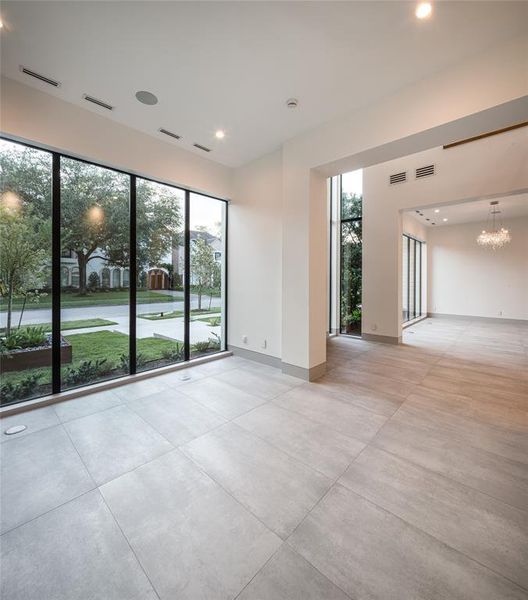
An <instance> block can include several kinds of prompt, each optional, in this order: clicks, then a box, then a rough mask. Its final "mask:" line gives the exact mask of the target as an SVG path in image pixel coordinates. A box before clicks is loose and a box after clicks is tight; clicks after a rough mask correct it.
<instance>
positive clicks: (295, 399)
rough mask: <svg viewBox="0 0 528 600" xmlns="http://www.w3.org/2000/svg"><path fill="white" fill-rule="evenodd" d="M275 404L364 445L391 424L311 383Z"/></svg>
mask: <svg viewBox="0 0 528 600" xmlns="http://www.w3.org/2000/svg"><path fill="white" fill-rule="evenodd" d="M274 403H275V404H277V405H278V406H281V407H282V408H286V409H288V410H291V411H294V412H298V413H300V414H301V415H303V416H305V417H308V418H309V419H312V420H313V421H316V422H317V423H320V424H321V425H326V426H327V427H330V428H331V429H335V430H337V431H339V432H340V433H343V434H345V435H349V436H352V437H354V438H356V439H358V440H360V441H362V442H368V441H370V440H371V439H372V438H373V437H374V436H375V435H376V433H377V432H378V431H379V429H380V428H381V427H382V426H383V425H384V424H385V422H386V421H387V417H385V416H382V415H380V414H377V413H373V412H371V411H369V410H365V409H363V408H361V407H359V406H355V405H354V404H350V403H349V402H343V401H342V400H339V399H336V398H334V397H333V396H332V394H330V393H326V392H320V391H319V390H317V389H315V388H314V387H313V386H310V385H308V384H306V385H302V386H300V387H297V388H295V389H293V390H291V391H289V392H287V393H286V394H283V395H281V396H279V397H278V398H275V400H274Z"/></svg>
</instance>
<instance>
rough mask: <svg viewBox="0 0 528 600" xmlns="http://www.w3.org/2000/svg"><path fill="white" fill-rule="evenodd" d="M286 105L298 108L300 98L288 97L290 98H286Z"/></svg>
mask: <svg viewBox="0 0 528 600" xmlns="http://www.w3.org/2000/svg"><path fill="white" fill-rule="evenodd" d="M286 106H287V107H288V108H297V107H298V106H299V100H297V98H288V100H286Z"/></svg>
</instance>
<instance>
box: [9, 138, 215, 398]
mask: <svg viewBox="0 0 528 600" xmlns="http://www.w3.org/2000/svg"><path fill="white" fill-rule="evenodd" d="M0 177H1V181H0V183H1V187H0V361H1V362H0V367H1V379H0V394H1V402H2V404H11V403H14V402H19V401H23V400H28V399H32V398H38V397H41V396H45V395H48V394H50V393H58V392H60V391H64V390H68V389H71V388H77V387H82V386H85V385H89V384H92V383H96V382H100V381H104V380H107V379H111V378H115V377H120V376H124V375H128V374H134V373H136V372H139V371H145V370H148V369H155V368H158V367H162V366H167V365H171V364H175V363H178V362H183V361H186V360H189V359H190V358H194V357H196V356H202V355H204V354H210V353H214V352H219V351H222V350H225V343H226V329H225V327H226V323H225V314H226V307H225V286H226V273H225V268H224V265H225V260H226V247H227V246H226V235H227V233H226V219H227V203H226V202H225V201H223V200H220V199H217V198H213V197H210V196H205V195H200V194H196V193H191V192H190V191H188V190H185V189H183V188H179V187H176V186H171V185H167V184H163V183H159V182H155V181H151V180H149V179H146V178H141V177H136V176H135V175H131V174H129V173H126V172H122V171H118V170H115V169H111V168H106V167H103V166H100V165H95V164H92V163H90V162H86V161H83V160H78V159H75V158H72V157H68V156H65V155H62V154H59V153H55V152H48V151H45V150H40V149H38V148H34V147H30V146H27V145H24V144H21V143H18V142H13V141H10V140H5V139H0Z"/></svg>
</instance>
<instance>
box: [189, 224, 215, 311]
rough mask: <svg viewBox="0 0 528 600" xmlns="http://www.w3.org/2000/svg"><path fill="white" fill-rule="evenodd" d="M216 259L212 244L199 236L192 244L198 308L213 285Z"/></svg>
mask: <svg viewBox="0 0 528 600" xmlns="http://www.w3.org/2000/svg"><path fill="white" fill-rule="evenodd" d="M215 264H216V263H215V259H214V254H213V251H212V249H211V246H210V245H209V244H208V243H207V241H206V240H205V238H204V237H201V236H198V237H196V239H195V240H193V242H192V244H191V270H192V277H193V283H194V286H195V290H196V293H197V294H198V310H201V309H202V295H203V293H204V291H205V290H206V289H207V288H211V287H212V285H213V277H214V272H215Z"/></svg>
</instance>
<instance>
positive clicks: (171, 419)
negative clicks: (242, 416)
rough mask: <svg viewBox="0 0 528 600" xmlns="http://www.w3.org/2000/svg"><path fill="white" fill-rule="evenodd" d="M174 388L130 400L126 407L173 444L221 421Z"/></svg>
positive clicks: (220, 418)
mask: <svg viewBox="0 0 528 600" xmlns="http://www.w3.org/2000/svg"><path fill="white" fill-rule="evenodd" d="M193 385H194V384H193ZM178 390H179V388H178ZM178 390H165V391H163V392H158V393H157V394H154V395H153V396H147V397H145V398H140V399H139V400H133V401H132V402H129V403H128V404H127V406H128V407H129V408H130V409H132V410H133V411H135V412H136V413H137V414H138V415H139V416H140V417H142V418H143V419H145V421H146V422H147V423H149V424H150V425H152V427H154V429H156V431H158V432H159V433H161V435H162V436H163V437H164V438H166V439H167V440H169V442H171V444H174V446H179V445H181V444H184V443H185V442H189V441H190V440H193V439H194V438H195V437H198V436H199V435H203V434H204V433H207V432H208V431H210V430H211V429H214V428H215V427H218V426H219V425H222V423H225V419H224V418H222V417H221V416H220V415H218V414H217V413H215V412H212V411H210V410H209V409H207V408H205V406H202V405H201V404H199V403H198V402H196V400H193V399H192V398H189V396H186V395H185V394H182V393H180V392H179V391H178Z"/></svg>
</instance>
